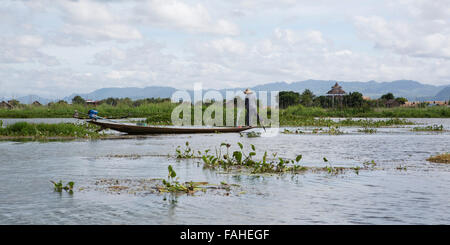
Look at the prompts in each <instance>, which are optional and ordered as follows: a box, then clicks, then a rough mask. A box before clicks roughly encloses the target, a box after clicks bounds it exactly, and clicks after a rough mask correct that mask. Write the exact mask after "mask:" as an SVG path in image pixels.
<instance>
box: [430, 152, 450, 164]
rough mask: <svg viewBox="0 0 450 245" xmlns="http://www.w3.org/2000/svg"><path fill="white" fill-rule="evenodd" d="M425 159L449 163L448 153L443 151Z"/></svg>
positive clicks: (449, 154)
mask: <svg viewBox="0 0 450 245" xmlns="http://www.w3.org/2000/svg"><path fill="white" fill-rule="evenodd" d="M427 161H430V162H435V163H450V153H444V154H440V155H436V156H431V157H429V158H428V159H427Z"/></svg>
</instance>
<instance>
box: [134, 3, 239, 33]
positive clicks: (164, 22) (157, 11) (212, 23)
mask: <svg viewBox="0 0 450 245" xmlns="http://www.w3.org/2000/svg"><path fill="white" fill-rule="evenodd" d="M135 10H136V11H135V12H136V14H137V18H138V19H139V20H140V21H142V22H143V23H144V24H150V25H157V26H163V27H168V28H176V29H181V30H184V31H188V32H193V33H202V32H205V33H213V34H223V35H237V34H239V28H238V27H237V26H236V25H235V24H233V23H231V22H230V21H228V20H225V19H218V18H214V17H212V16H211V14H210V11H209V10H208V9H207V8H206V7H205V6H204V5H202V4H200V3H196V4H187V3H184V2H182V1H178V0H150V1H146V2H143V3H141V4H138V5H137V6H136V8H135Z"/></svg>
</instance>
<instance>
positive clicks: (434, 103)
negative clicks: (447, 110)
mask: <svg viewBox="0 0 450 245" xmlns="http://www.w3.org/2000/svg"><path fill="white" fill-rule="evenodd" d="M423 104H427V105H428V106H448V105H449V101H438V100H435V101H423V102H420V101H406V102H405V104H404V105H402V106H404V107H415V106H419V105H423Z"/></svg>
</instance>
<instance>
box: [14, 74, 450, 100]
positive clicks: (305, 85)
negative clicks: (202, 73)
mask: <svg viewBox="0 0 450 245" xmlns="http://www.w3.org/2000/svg"><path fill="white" fill-rule="evenodd" d="M336 82H338V83H339V85H341V86H342V88H343V89H344V90H345V91H346V92H347V93H348V92H360V93H362V94H363V95H364V96H368V97H371V98H372V99H375V98H379V97H380V96H381V95H383V94H386V93H393V94H394V95H395V96H396V97H406V98H407V99H408V100H409V101H425V100H450V86H449V85H444V86H434V85H427V84H422V83H419V82H417V81H411V80H398V81H392V82H375V81H369V82H340V81H324V80H306V81H300V82H293V83H286V82H274V83H267V84H263V85H258V86H254V87H251V88H250V89H252V90H254V91H295V92H300V93H301V92H303V91H304V90H305V89H309V90H311V91H312V92H313V93H314V94H315V95H318V96H319V95H325V94H326V92H327V91H329V90H330V89H331V86H333V85H334V84H335V83H336ZM244 89H246V88H244V87H243V88H229V89H221V90H219V91H220V92H221V93H222V95H223V97H224V98H225V91H230V90H231V91H243V90H244ZM175 91H177V89H175V88H172V87H161V86H150V87H145V88H137V87H125V88H102V89H98V90H95V91H93V92H91V93H87V94H75V93H74V94H72V95H70V96H67V97H65V98H63V100H65V101H68V102H69V103H70V102H71V101H72V98H73V97H75V96H76V95H80V96H81V97H83V98H84V99H89V100H101V99H106V98H108V97H114V98H125V97H129V98H131V99H134V100H135V99H143V98H158V97H159V98H170V97H171V96H172V94H173V93H174V92H175ZM188 92H189V93H190V94H191V96H193V91H192V90H189V91H188ZM205 92H206V91H204V93H205ZM192 98H193V97H192ZM16 99H17V100H19V101H20V102H21V103H26V104H29V103H32V102H33V101H36V100H37V101H39V102H40V103H42V104H46V103H48V102H50V101H53V100H51V99H46V98H42V97H39V96H37V95H29V96H24V97H20V98H16Z"/></svg>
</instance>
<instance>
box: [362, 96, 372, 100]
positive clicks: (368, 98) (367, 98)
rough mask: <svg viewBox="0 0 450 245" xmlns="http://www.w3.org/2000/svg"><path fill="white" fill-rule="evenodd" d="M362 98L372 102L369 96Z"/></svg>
mask: <svg viewBox="0 0 450 245" xmlns="http://www.w3.org/2000/svg"><path fill="white" fill-rule="evenodd" d="M362 98H363V100H367V101H369V100H370V97H369V96H363V97H362Z"/></svg>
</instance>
